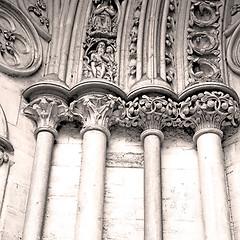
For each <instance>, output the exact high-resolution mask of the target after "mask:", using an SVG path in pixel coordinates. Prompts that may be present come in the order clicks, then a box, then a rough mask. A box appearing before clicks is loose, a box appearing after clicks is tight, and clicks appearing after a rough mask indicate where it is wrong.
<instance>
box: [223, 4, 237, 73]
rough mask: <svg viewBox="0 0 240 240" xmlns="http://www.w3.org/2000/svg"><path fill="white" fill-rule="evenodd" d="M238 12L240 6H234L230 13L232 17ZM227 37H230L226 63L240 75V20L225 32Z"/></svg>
mask: <svg viewBox="0 0 240 240" xmlns="http://www.w3.org/2000/svg"><path fill="white" fill-rule="evenodd" d="M238 12H240V4H235V5H233V7H232V8H231V11H230V13H231V15H232V16H233V15H235V14H237V13H238ZM225 36H226V37H227V38H228V37H230V40H229V44H228V46H227V54H226V58H227V61H226V62H227V64H228V66H229V67H230V68H231V70H232V71H233V72H235V73H236V74H238V75H240V47H239V46H240V19H238V20H237V21H236V22H235V23H234V24H232V25H231V26H230V27H229V28H228V29H227V30H226V31H225Z"/></svg>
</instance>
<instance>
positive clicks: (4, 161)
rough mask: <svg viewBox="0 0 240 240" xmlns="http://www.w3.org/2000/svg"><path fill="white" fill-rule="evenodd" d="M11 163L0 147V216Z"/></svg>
mask: <svg viewBox="0 0 240 240" xmlns="http://www.w3.org/2000/svg"><path fill="white" fill-rule="evenodd" d="M0 145H1V144H0ZM10 167H11V162H10V161H9V157H8V155H7V154H6V152H5V150H4V148H3V147H1V146H0V216H1V212H2V207H3V201H4V195H5V190H6V185H7V180H8V175H9V170H10Z"/></svg>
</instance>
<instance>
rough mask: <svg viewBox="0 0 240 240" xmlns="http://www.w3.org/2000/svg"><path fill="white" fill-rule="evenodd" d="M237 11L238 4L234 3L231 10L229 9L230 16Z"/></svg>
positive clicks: (239, 5) (239, 10) (239, 8)
mask: <svg viewBox="0 0 240 240" xmlns="http://www.w3.org/2000/svg"><path fill="white" fill-rule="evenodd" d="M238 12H240V4H239V3H238V4H235V5H233V6H232V8H231V10H230V14H231V15H232V16H234V15H235V14H237V13H238Z"/></svg>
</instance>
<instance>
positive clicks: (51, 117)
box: [23, 97, 71, 132]
mask: <svg viewBox="0 0 240 240" xmlns="http://www.w3.org/2000/svg"><path fill="white" fill-rule="evenodd" d="M23 113H24V115H25V116H26V117H28V118H30V119H32V120H34V121H35V122H36V124H37V128H38V129H41V128H48V129H50V131H51V129H52V131H53V132H55V131H56V128H57V125H58V124H59V123H60V122H61V121H67V120H71V115H70V113H69V108H68V106H67V105H66V103H64V102H63V101H62V100H60V99H57V98H54V97H39V98H36V99H34V100H33V101H31V102H30V103H29V104H27V105H26V107H25V108H24V109H23Z"/></svg>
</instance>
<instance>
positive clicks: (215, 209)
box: [197, 133, 231, 240]
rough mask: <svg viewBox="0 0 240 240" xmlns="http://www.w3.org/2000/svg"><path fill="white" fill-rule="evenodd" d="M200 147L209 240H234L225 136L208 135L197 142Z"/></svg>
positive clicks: (199, 156)
mask: <svg viewBox="0 0 240 240" xmlns="http://www.w3.org/2000/svg"><path fill="white" fill-rule="evenodd" d="M197 148H198V161H199V172H200V185H201V197H202V207H203V222H204V228H205V236H206V239H209V240H210V239H218V240H230V239H231V231H230V221H229V212H228V211H229V210H228V200H227V192H226V183H225V174H224V158H223V151H222V146H221V137H220V136H219V135H218V134H216V133H204V134H202V135H200V136H199V137H198V139H197Z"/></svg>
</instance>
